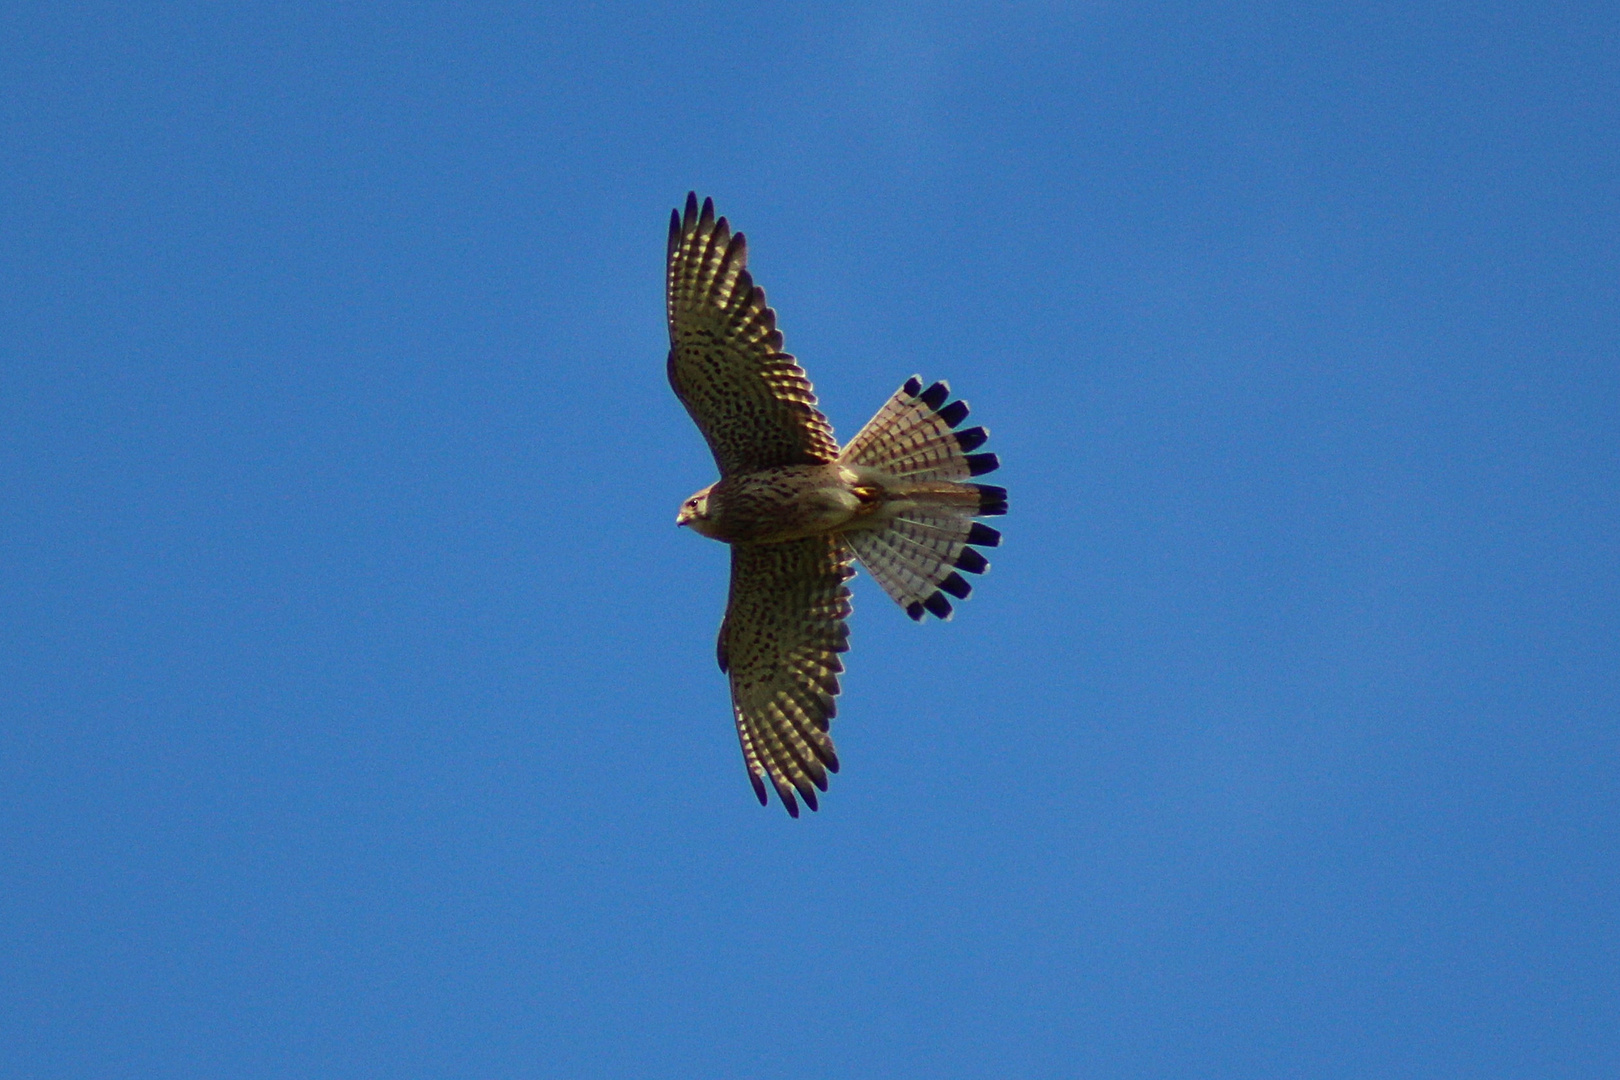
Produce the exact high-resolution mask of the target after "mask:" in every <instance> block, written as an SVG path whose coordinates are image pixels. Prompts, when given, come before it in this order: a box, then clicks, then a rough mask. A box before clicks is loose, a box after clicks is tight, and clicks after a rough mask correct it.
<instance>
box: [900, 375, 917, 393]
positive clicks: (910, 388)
mask: <svg viewBox="0 0 1620 1080" xmlns="http://www.w3.org/2000/svg"><path fill="white" fill-rule="evenodd" d="M900 392H901V393H902V394H905V395H906V396H907V397H916V396H917V395H918V394H920V393H922V379H921V378H919V377H918V376H916V375H913V376H912V377H911V378H909V379H907V380H906V385H904V386H902V387H901V388H900Z"/></svg>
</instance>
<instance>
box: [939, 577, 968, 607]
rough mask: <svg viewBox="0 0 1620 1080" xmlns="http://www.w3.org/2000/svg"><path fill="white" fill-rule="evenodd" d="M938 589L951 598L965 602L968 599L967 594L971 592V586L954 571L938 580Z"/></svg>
mask: <svg viewBox="0 0 1620 1080" xmlns="http://www.w3.org/2000/svg"><path fill="white" fill-rule="evenodd" d="M939 587H940V588H941V589H943V590H944V591H945V592H948V593H950V594H951V595H952V596H954V597H956V598H957V599H958V600H966V599H967V598H968V593H970V592H972V591H973V586H971V585H969V584H968V583H967V582H966V581H964V580H963V578H962V575H961V574H958V573H957V572H956V571H955V570H952V571H951V572H950V573H948V574H946V575H945V576H944V577H943V578H941V579H940V581H939Z"/></svg>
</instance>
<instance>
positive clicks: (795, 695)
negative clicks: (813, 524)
mask: <svg viewBox="0 0 1620 1080" xmlns="http://www.w3.org/2000/svg"><path fill="white" fill-rule="evenodd" d="M854 559H855V556H854V554H853V553H852V552H851V551H850V550H849V548H848V546H846V545H845V544H844V542H843V541H842V540H841V539H839V538H838V537H836V536H825V535H824V536H811V537H807V538H806V539H804V540H793V541H789V542H788V543H785V544H733V545H732V546H731V600H730V602H729V604H728V605H727V607H726V619H725V622H723V623H722V624H721V625H720V648H719V652H720V670H721V671H728V672H729V673H730V675H731V706H732V712H733V713H735V714H736V718H737V737H738V739H740V740H741V742H742V752H743V761H744V763H745V764H746V765H747V766H748V778H749V780H751V781H752V782H753V785H754V794H755V795H757V796H759V801H760V802H761V803H762V804H763V803H764V802H766V795H765V780H766V778H767V777H768V778H769V779H770V782H771V786H772V787H774V788H776V794H777V797H778V798H780V799H781V800H782V805H783V806H784V807H786V808H787V812H788V813H789V814H792V815H793V816H794V817H798V816H799V806H798V803H797V802H795V801H794V792H797V793H798V796H799V798H801V799H803V800H804V801H805V804H806V805H808V806H809V807H810V809H812V810H814V809H816V788H820V789H821V790H822V791H826V790H827V774H828V773H829V772H837V771H838V755H837V753H836V752H835V751H834V750H833V744H832V737H831V736H829V735H828V734H827V726H828V722H829V721H830V720H832V718H833V717H834V716H835V715H836V714H837V712H838V707H837V704H836V703H835V702H834V700H833V699H834V697H835V695H837V693H838V673H839V672H840V671H843V670H844V665H843V662H842V661H840V660H839V659H838V654H839V653H841V652H844V651H845V650H847V649H848V648H849V627H848V626H846V625H845V624H844V620H845V619H846V618H848V617H849V611H850V607H849V587H848V586H847V585H846V584H845V583H846V582H847V581H848V580H849V579H850V578H851V577H852V576H853V575H854V571H853V570H852V569H851V568H850V564H851V563H852V562H853V561H854Z"/></svg>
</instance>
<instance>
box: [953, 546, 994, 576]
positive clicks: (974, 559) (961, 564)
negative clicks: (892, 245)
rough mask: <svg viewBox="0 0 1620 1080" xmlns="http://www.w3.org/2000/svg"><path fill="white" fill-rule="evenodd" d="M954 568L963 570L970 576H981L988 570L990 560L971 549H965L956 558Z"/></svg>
mask: <svg viewBox="0 0 1620 1080" xmlns="http://www.w3.org/2000/svg"><path fill="white" fill-rule="evenodd" d="M956 568H957V569H958V570H965V571H967V572H968V573H970V574H982V573H984V572H985V571H986V570H988V569H990V560H989V559H986V558H985V557H984V556H983V555H980V554H979V553H978V552H977V551H974V550H973V549H972V548H970V547H965V548H963V549H962V554H960V555H958V556H957V557H956Z"/></svg>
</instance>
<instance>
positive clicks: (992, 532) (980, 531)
mask: <svg viewBox="0 0 1620 1080" xmlns="http://www.w3.org/2000/svg"><path fill="white" fill-rule="evenodd" d="M967 542H968V543H970V544H977V545H979V546H980V547H999V546H1000V545H1001V533H1000V531H998V530H996V529H992V528H991V527H990V526H988V525H985V524H983V523H981V522H977V521H975V522H974V523H973V527H972V528H971V529H969V530H968V535H967ZM957 565H961V564H960V563H958V564H957Z"/></svg>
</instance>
